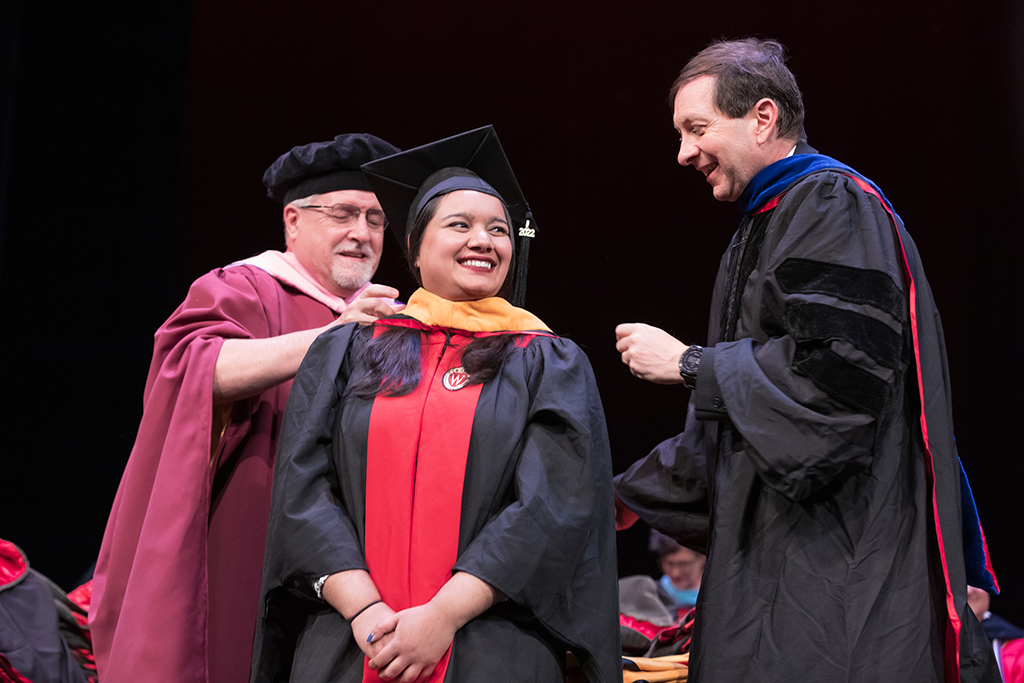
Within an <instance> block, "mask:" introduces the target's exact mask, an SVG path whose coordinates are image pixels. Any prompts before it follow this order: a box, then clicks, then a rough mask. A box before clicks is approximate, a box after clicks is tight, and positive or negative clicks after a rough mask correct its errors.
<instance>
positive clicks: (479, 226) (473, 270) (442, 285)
mask: <svg viewBox="0 0 1024 683" xmlns="http://www.w3.org/2000/svg"><path fill="white" fill-rule="evenodd" d="M511 261H512V238H511V237H510V227H509V224H508V219H507V218H506V217H505V207H504V206H502V204H501V202H500V201H499V200H498V199H497V198H496V197H492V196H491V195H489V194H484V193H482V192H474V191H473V190H457V191H455V192H452V193H450V194H447V195H445V196H443V197H441V199H440V201H439V203H438V205H437V211H436V212H435V213H434V217H433V218H432V219H430V222H428V223H427V226H426V228H424V231H423V239H422V240H421V242H420V246H419V254H418V256H417V257H416V261H415V267H416V268H417V269H419V273H420V280H421V282H422V283H423V289H425V290H427V291H428V292H430V293H432V294H436V295H437V296H439V297H441V298H443V299H448V300H449V301H474V300H476V299H483V298H486V297H489V296H495V295H496V294H497V293H498V292H499V291H501V286H502V285H503V284H504V282H505V276H506V275H507V274H508V267H509V263H510V262H511Z"/></svg>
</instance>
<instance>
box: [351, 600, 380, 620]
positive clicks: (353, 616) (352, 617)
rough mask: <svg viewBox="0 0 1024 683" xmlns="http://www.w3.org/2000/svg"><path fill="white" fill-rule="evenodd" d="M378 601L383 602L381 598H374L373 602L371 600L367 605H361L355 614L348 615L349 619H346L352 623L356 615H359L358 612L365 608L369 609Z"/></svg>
mask: <svg viewBox="0 0 1024 683" xmlns="http://www.w3.org/2000/svg"><path fill="white" fill-rule="evenodd" d="M378 602H383V601H382V600H381V599H380V598H377V599H376V600H374V601H373V602H371V603H370V604H369V605H366V606H365V607H363V608H362V609H361V610H359V611H358V612H356V613H355V614H353V615H352V616H351V617H349V619H348V623H350V624H351V623H352V622H353V621H355V620H356V617H358V616H359V615H360V614H362V613H363V612H365V611H366V610H368V609H370V608H371V607H373V606H374V605H376V604H377V603H378Z"/></svg>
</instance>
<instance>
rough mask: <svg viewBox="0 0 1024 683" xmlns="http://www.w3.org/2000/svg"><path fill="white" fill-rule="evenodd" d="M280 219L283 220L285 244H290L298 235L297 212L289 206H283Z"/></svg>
mask: <svg viewBox="0 0 1024 683" xmlns="http://www.w3.org/2000/svg"><path fill="white" fill-rule="evenodd" d="M282 219H283V220H284V238H285V242H287V243H288V244H291V242H292V240H294V239H295V237H296V235H298V233H299V210H298V209H297V208H295V207H294V206H292V205H291V204H285V205H284V211H283V212H282Z"/></svg>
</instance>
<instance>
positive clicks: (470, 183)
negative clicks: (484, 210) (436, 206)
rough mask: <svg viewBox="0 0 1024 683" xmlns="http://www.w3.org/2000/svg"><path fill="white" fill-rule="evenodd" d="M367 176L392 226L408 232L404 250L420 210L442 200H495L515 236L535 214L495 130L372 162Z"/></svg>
mask: <svg viewBox="0 0 1024 683" xmlns="http://www.w3.org/2000/svg"><path fill="white" fill-rule="evenodd" d="M467 171H468V172H467ZM363 172H364V173H365V174H366V177H367V178H368V179H369V181H370V186H371V187H372V188H373V191H374V192H375V193H376V195H377V201H379V202H380V205H381V208H383V209H384V213H385V214H387V217H388V221H389V222H390V223H391V225H392V226H393V227H394V228H395V229H396V230H403V231H404V233H396V236H397V237H398V238H399V240H400V241H401V242H402V243H403V248H404V243H405V238H407V237H408V236H409V234H410V233H411V232H412V226H413V223H414V222H415V220H416V215H417V214H418V213H419V211H420V209H422V208H423V205H424V204H426V203H427V202H428V201H430V199H432V198H433V197H436V196H437V195H440V194H446V193H448V192H452V191H454V190H477V191H479V192H484V193H486V194H492V195H494V196H496V197H497V198H498V199H500V200H502V202H504V204H505V206H506V207H507V208H508V212H509V214H510V215H511V217H512V222H513V224H514V226H513V230H515V229H516V228H521V227H523V226H525V225H526V221H527V213H528V212H529V211H530V207H529V206H527V204H526V199H525V198H524V197H523V191H522V190H521V189H520V188H519V182H518V181H517V180H516V176H515V174H514V173H513V172H512V167H511V166H510V165H509V163H508V159H507V158H506V157H505V151H504V150H503V149H502V148H501V143H500V142H499V141H498V135H497V133H495V132H494V127H493V126H484V127H483V128H477V129H476V130H471V131H468V132H466V133H460V134H458V135H453V136H452V137H450V138H445V139H443V140H438V141H437V142H431V143H429V144H426V145H422V146H420V147H414V148H412V149H408V150H406V151H404V152H399V153H398V154H394V155H391V156H388V157H384V158H383V159H377V160H376V161H371V162H369V163H367V164H364V165H363ZM479 181H483V182H482V183H481V182H479ZM530 218H531V219H532V216H531V217H530ZM530 227H533V225H532V221H531V226H530Z"/></svg>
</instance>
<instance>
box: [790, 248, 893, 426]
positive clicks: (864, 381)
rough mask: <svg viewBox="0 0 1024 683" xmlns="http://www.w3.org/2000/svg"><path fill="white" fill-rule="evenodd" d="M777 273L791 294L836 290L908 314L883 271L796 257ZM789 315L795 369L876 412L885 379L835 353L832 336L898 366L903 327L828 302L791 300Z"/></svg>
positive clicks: (854, 299) (838, 396) (886, 364)
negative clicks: (795, 349) (792, 301)
mask: <svg viewBox="0 0 1024 683" xmlns="http://www.w3.org/2000/svg"><path fill="white" fill-rule="evenodd" d="M775 274H776V279H777V281H778V283H779V287H780V288H782V290H783V291H785V292H786V293H788V294H818V295H826V296H831V297H834V298H836V299H839V300H841V301H846V302H850V303H855V304H861V305H867V306H871V307H873V308H875V309H877V310H879V311H881V312H884V313H887V314H888V315H890V316H892V318H894V319H895V320H896V321H899V322H902V321H904V320H905V319H906V311H905V306H906V304H905V300H904V297H903V292H902V290H901V289H900V288H899V286H897V284H896V283H895V282H894V281H893V280H892V278H891V277H889V276H888V275H887V274H886V273H883V272H881V271H877V270H869V269H863V268H853V267H850V266H844V265H837V264H831V263H822V262H819V261H810V260H807V259H796V258H791V259H787V260H786V261H785V262H784V263H783V264H782V265H781V266H780V267H779V268H778V269H777V270H776V273H775ZM784 317H785V320H784V325H785V327H786V330H787V331H788V332H789V334H790V335H791V336H792V337H793V339H794V340H796V342H797V351H796V353H795V354H794V358H793V369H794V370H795V371H796V372H799V373H800V374H802V375H804V376H805V377H807V378H809V379H810V380H811V381H812V382H814V384H815V386H817V387H818V388H819V389H821V390H822V391H824V392H825V393H826V394H828V395H829V396H831V397H832V398H834V399H835V400H837V401H839V402H841V403H843V404H845V405H847V406H849V407H851V408H853V409H854V410H857V411H860V412H863V413H866V414H869V415H873V416H877V415H878V414H879V413H880V412H881V410H882V409H883V407H884V405H885V400H886V394H887V391H888V388H887V384H886V382H885V381H884V380H883V379H881V378H880V377H878V376H877V375H875V374H872V373H871V372H870V371H868V370H867V369H865V368H863V367H859V366H858V365H856V364H854V363H853V362H851V361H850V360H848V359H846V358H843V357H842V356H841V355H839V354H838V353H836V352H835V351H834V350H833V349H832V347H831V342H833V341H839V340H842V341H845V342H848V343H850V344H852V345H853V346H854V347H856V348H857V349H859V350H860V351H862V352H864V353H865V354H867V355H868V356H869V357H870V358H871V359H872V360H873V361H874V362H875V363H877V364H878V365H879V366H882V367H885V368H889V369H892V370H898V369H899V368H900V367H901V362H902V360H903V352H904V344H903V338H902V336H901V334H900V332H899V330H895V329H893V328H892V327H891V326H890V325H888V324H886V323H885V322H883V321H882V320H879V319H877V318H874V317H872V316H870V315H866V314H863V313H859V312H857V311H853V310H849V309H844V308H839V307H837V306H831V305H828V304H823V303H810V302H805V303H794V304H790V305H788V306H787V307H786V311H785V314H784Z"/></svg>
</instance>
